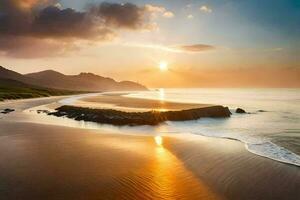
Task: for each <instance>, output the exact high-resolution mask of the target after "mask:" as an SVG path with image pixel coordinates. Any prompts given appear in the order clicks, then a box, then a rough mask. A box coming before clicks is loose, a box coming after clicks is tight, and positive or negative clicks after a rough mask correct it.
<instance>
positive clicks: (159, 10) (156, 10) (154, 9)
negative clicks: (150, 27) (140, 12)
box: [145, 4, 175, 18]
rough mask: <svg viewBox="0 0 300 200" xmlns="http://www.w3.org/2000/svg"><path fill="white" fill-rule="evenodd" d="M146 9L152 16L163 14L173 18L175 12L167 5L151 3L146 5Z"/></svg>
mask: <svg viewBox="0 0 300 200" xmlns="http://www.w3.org/2000/svg"><path fill="white" fill-rule="evenodd" d="M145 10H146V11H148V12H149V13H150V15H151V17H154V18H156V17H157V16H162V17H165V18H173V17H174V16H175V14H174V13H173V12H171V11H169V10H167V9H166V8H165V7H162V6H155V5H151V4H146V5H145Z"/></svg>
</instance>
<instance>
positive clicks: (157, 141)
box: [154, 136, 163, 146]
mask: <svg viewBox="0 0 300 200" xmlns="http://www.w3.org/2000/svg"><path fill="white" fill-rule="evenodd" d="M154 140H155V143H156V145H157V146H162V144H163V139H162V137H161V136H155V137H154Z"/></svg>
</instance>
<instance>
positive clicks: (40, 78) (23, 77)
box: [0, 66, 147, 92]
mask: <svg viewBox="0 0 300 200" xmlns="http://www.w3.org/2000/svg"><path fill="white" fill-rule="evenodd" d="M0 79H4V80H14V81H17V82H21V83H25V84H29V85H35V86H38V87H45V88H53V89H60V90H70V91H89V92H91V91H95V92H96V91H126V90H127V91H129V90H147V88H146V87H145V86H143V85H141V84H138V83H135V82H132V81H121V82H118V81H115V80H114V79H111V78H106V77H102V76H99V75H95V74H93V73H80V74H78V75H65V74H62V73H59V72H57V71H53V70H46V71H41V72H36V73H30V74H20V73H17V72H14V71H12V70H8V69H6V68H4V67H2V66H0ZM10 82H11V81H10Z"/></svg>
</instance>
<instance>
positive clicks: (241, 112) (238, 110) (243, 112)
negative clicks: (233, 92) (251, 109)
mask: <svg viewBox="0 0 300 200" xmlns="http://www.w3.org/2000/svg"><path fill="white" fill-rule="evenodd" d="M235 112H236V113H239V114H246V111H245V110H243V109H241V108H237V109H236V111H235Z"/></svg>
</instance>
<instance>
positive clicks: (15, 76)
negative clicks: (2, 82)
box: [0, 66, 37, 84]
mask: <svg viewBox="0 0 300 200" xmlns="http://www.w3.org/2000/svg"><path fill="white" fill-rule="evenodd" d="M0 79H6V80H8V79H10V80H15V81H19V82H22V83H27V84H31V83H33V84H34V82H37V81H35V80H32V79H31V78H28V77H26V76H24V75H22V74H19V73H17V72H14V71H12V70H9V69H6V68H4V67H2V66H0Z"/></svg>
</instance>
